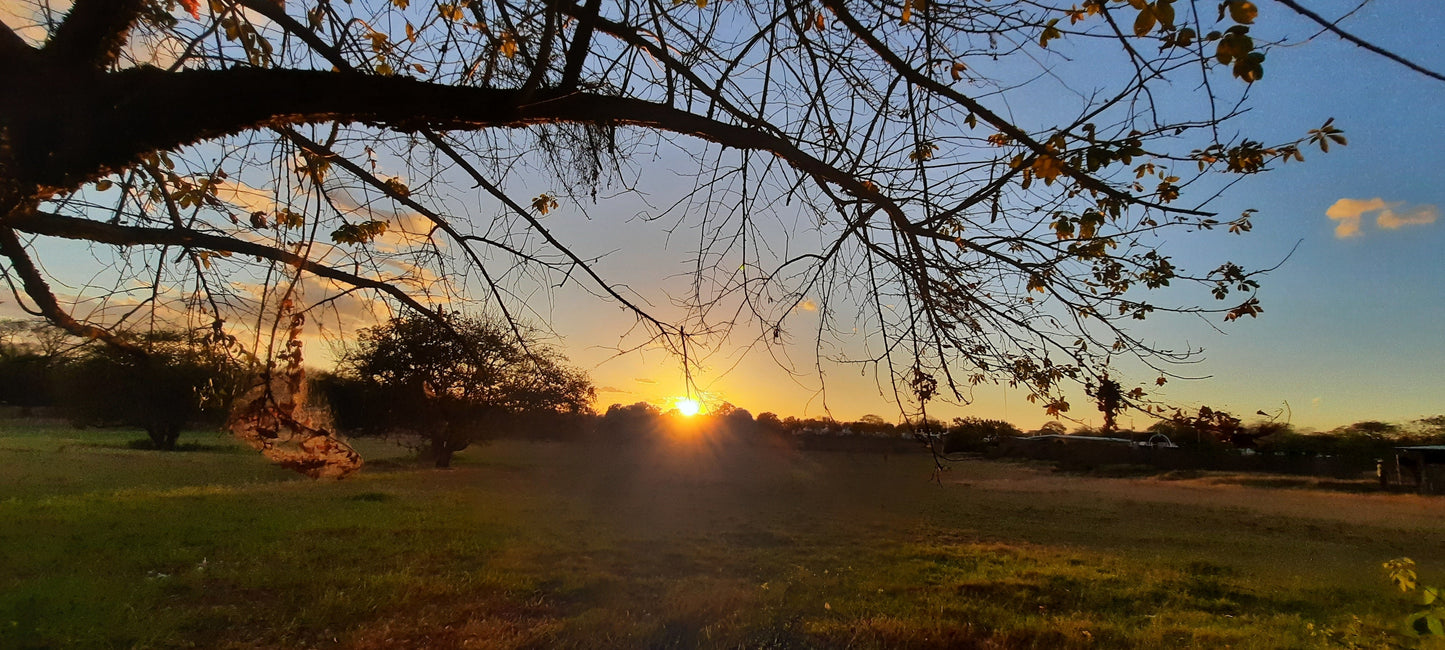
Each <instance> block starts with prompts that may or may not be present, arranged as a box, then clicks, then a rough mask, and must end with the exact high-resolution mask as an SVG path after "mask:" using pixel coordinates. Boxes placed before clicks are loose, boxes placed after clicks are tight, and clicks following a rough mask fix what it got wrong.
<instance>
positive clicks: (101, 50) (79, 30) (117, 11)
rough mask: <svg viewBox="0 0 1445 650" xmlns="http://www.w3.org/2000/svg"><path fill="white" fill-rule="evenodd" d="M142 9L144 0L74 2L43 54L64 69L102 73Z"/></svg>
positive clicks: (123, 43) (118, 51)
mask: <svg viewBox="0 0 1445 650" xmlns="http://www.w3.org/2000/svg"><path fill="white" fill-rule="evenodd" d="M143 8H145V0H76V1H75V5H74V6H72V7H71V8H70V13H69V14H68V15H66V17H65V22H62V23H60V27H59V28H58V29H56V30H55V35H54V36H52V37H51V38H50V42H49V43H47V44H46V45H45V55H46V56H47V57H49V58H50V60H51V61H54V62H55V63H58V64H60V65H62V66H64V67H73V68H79V69H82V70H102V69H104V68H105V67H106V66H109V65H110V64H111V63H114V62H115V60H116V57H117V56H119V55H120V48H121V46H122V45H125V42H126V39H127V34H129V32H130V28H131V25H133V24H135V21H136V18H138V17H139V16H140V12H141V9H143Z"/></svg>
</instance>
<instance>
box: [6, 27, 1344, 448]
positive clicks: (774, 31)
mask: <svg viewBox="0 0 1445 650" xmlns="http://www.w3.org/2000/svg"><path fill="white" fill-rule="evenodd" d="M22 4H23V3H22ZM1268 7H1269V8H1272V9H1275V10H1278V11H1277V13H1276V14H1275V15H1276V16H1277V15H1279V13H1290V12H1294V13H1301V14H1303V15H1306V16H1313V14H1309V13H1308V11H1307V10H1305V9H1303V8H1302V7H1300V6H1299V5H1297V4H1296V3H1294V2H1287V1H1284V0H1277V2H1276V3H1271V4H1269V5H1268ZM30 13H31V15H32V19H31V21H30V23H28V24H24V25H22V24H19V23H16V24H7V25H5V26H4V27H0V82H3V83H4V85H5V88H6V89H7V92H6V93H5V96H4V98H3V99H0V256H3V257H4V259H5V261H6V274H5V277H6V279H7V280H9V281H10V282H11V284H12V286H13V288H14V290H15V291H16V292H17V293H18V294H21V295H23V296H24V300H23V304H24V305H25V306H26V307H27V308H28V309H30V310H32V311H34V312H35V313H38V314H41V315H43V316H44V317H45V318H47V319H49V320H51V321H53V322H55V323H56V324H58V325H60V326H61V327H64V328H65V329H67V330H69V331H70V332H73V333H75V334H77V335H82V336H88V337H94V338H100V339H104V340H106V341H109V342H111V343H112V344H114V345H116V346H119V347H122V348H126V347H128V345H129V344H128V343H127V340H126V339H125V338H123V337H120V336H118V335H117V332H118V331H120V330H123V329H124V328H126V327H128V326H131V325H133V324H134V322H135V321H136V320H137V318H136V316H135V314H137V313H142V314H144V313H149V314H152V315H154V314H155V313H156V312H157V311H160V310H170V312H173V313H178V314H187V315H189V317H190V318H192V319H199V320H200V321H202V322H199V323H193V324H194V325H204V324H205V323H204V321H206V320H211V321H215V324H216V326H217V327H221V326H222V325H221V323H222V321H225V325H224V327H225V328H227V329H228V330H229V331H231V332H233V333H235V334H239V335H241V336H240V337H239V338H240V339H241V340H242V341H247V340H249V341H251V342H252V344H251V345H252V347H253V348H254V349H253V350H252V351H253V352H255V353H256V354H257V356H258V357H260V358H261V359H263V360H264V359H271V362H270V363H269V365H267V366H266V367H268V368H273V369H275V371H276V373H277V374H286V375H287V379H286V381H284V382H281V383H282V384H284V385H285V386H289V387H290V388H291V389H296V388H297V387H298V386H300V385H301V381H300V379H299V368H300V357H301V352H300V351H301V349H302V341H301V339H300V334H299V332H300V331H301V330H302V329H303V328H304V327H305V326H307V325H308V321H307V320H306V319H307V318H308V317H310V318H311V320H310V321H309V322H310V323H315V322H317V321H318V320H319V319H318V318H316V317H317V316H319V315H320V314H322V313H323V312H324V310H323V309H322V308H324V307H327V306H330V307H335V308H336V309H335V313H340V312H341V311H343V310H342V309H341V308H340V307H339V306H338V305H341V304H343V302H344V301H345V299H347V298H354V297H356V296H361V295H366V296H370V297H373V298H382V299H384V300H385V301H387V302H388V303H389V304H391V305H392V306H395V307H399V308H403V309H410V310H414V311H415V313H418V314H428V313H435V312H434V311H433V310H431V309H428V307H430V306H432V305H437V304H443V303H446V304H452V303H457V302H460V301H463V300H472V301H475V302H476V303H479V308H484V309H486V310H488V311H489V312H491V313H493V314H496V315H498V316H499V317H500V318H504V319H511V318H512V317H513V316H514V315H516V312H517V311H518V310H519V309H524V308H525V305H526V303H527V298H528V297H530V296H535V295H536V293H537V291H539V290H544V289H545V288H546V287H548V286H553V285H558V284H567V283H580V284H581V285H582V286H583V287H584V288H586V289H587V290H589V291H591V292H593V293H595V294H597V295H598V296H600V297H601V298H602V299H604V300H609V301H612V302H613V303H615V304H618V305H620V306H621V307H622V308H624V309H627V310H630V311H631V312H632V313H633V314H634V315H635V316H636V318H637V321H638V323H639V325H640V327H638V328H636V330H635V331H636V332H638V333H640V335H641V336H642V339H643V340H642V341H641V342H638V344H639V345H641V344H651V345H657V346H661V347H664V348H667V349H669V350H671V351H673V352H675V353H678V354H679V355H680V356H681V357H682V359H683V362H684V364H689V363H692V362H693V361H694V360H695V359H696V357H697V350H699V349H700V348H699V346H705V345H707V344H708V343H709V342H716V341H717V340H718V338H717V337H719V336H722V335H724V334H725V333H727V332H729V331H734V330H736V328H737V327H739V326H746V327H749V328H753V329H752V331H753V332H754V334H752V336H753V337H754V338H755V340H757V341H759V342H761V343H764V344H768V343H774V342H786V341H788V340H790V337H791V335H790V330H791V329H792V328H793V327H794V325H793V323H792V322H791V321H790V316H791V315H792V314H794V313H796V312H797V311H798V308H799V307H806V308H817V309H818V310H819V311H820V313H821V314H822V315H823V318H824V324H825V325H824V328H825V329H827V328H829V327H832V328H835V329H837V330H843V331H846V330H847V329H848V328H849V327H850V326H856V327H857V328H858V329H859V330H860V331H862V332H863V333H864V334H863V336H864V337H865V338H866V340H865V341H864V344H865V346H864V347H863V348H860V349H862V352H856V350H855V351H854V353H853V354H852V355H851V357H849V359H848V360H851V361H858V362H862V363H865V364H871V365H873V366H874V367H876V368H878V369H879V370H880V371H881V372H880V373H879V376H880V377H882V378H884V383H885V384H887V385H891V386H893V392H894V394H895V395H896V396H898V397H899V399H900V403H902V402H909V403H912V404H914V405H923V404H926V403H927V402H928V401H929V400H931V399H934V398H938V397H950V398H952V399H961V400H967V399H968V397H969V393H968V391H969V386H970V385H973V384H977V383H980V382H999V381H1002V382H1008V383H1012V384H1015V385H1018V386H1023V387H1026V388H1027V389H1028V390H1029V391H1031V398H1032V399H1035V400H1039V401H1040V402H1041V404H1042V405H1044V407H1045V408H1047V409H1048V410H1050V411H1051V412H1054V413H1058V412H1061V411H1063V410H1064V409H1066V408H1067V403H1066V402H1065V398H1064V392H1063V391H1064V386H1065V385H1067V384H1069V383H1071V382H1080V383H1082V382H1086V381H1089V380H1091V379H1100V378H1102V377H1104V373H1105V372H1106V370H1107V368H1108V367H1109V366H1110V365H1111V363H1112V362H1114V361H1117V359H1118V358H1119V357H1121V356H1132V357H1134V358H1136V359H1138V360H1140V361H1142V362H1143V363H1145V364H1148V365H1149V366H1153V367H1154V368H1156V369H1158V370H1159V371H1160V372H1161V375H1160V377H1159V379H1160V380H1163V378H1164V376H1165V375H1167V373H1168V369H1169V364H1170V363H1172V362H1176V361H1179V360H1182V359H1186V358H1188V357H1189V356H1190V355H1191V354H1192V353H1193V351H1192V350H1188V349H1185V350H1169V349H1161V348H1159V347H1157V346H1155V345H1152V344H1150V343H1148V342H1146V341H1143V340H1140V339H1138V338H1136V337H1134V336H1132V335H1131V334H1130V332H1129V331H1128V330H1127V329H1126V328H1125V327H1124V326H1123V325H1124V324H1127V323H1129V322H1130V321H1132V320H1133V319H1137V318H1144V317H1145V316H1148V315H1150V314H1151V313H1157V312H1166V311H1172V312H1182V313H1190V314H1202V315H1210V314H1217V316H1218V317H1220V318H1225V319H1234V318H1237V317H1240V316H1246V315H1247V316H1253V315H1255V314H1257V313H1259V312H1260V303H1259V301H1258V299H1257V297H1256V295H1255V293H1256V288H1257V286H1258V285H1257V282H1256V279H1255V273H1254V272H1253V271H1250V270H1246V269H1245V268H1243V267H1241V266H1239V265H1237V264H1234V263H1231V262H1227V261H1224V260H1219V261H1218V263H1217V264H1210V265H1208V266H1205V267H1200V268H1190V269H1185V268H1181V266H1179V265H1176V264H1175V262H1174V261H1173V260H1172V258H1171V250H1170V249H1169V248H1167V247H1166V246H1167V245H1168V243H1169V242H1174V241H1176V240H1177V239H1179V238H1180V237H1186V238H1187V237H1193V236H1195V234H1196V233H1197V232H1198V231H1203V230H1209V229H1213V228H1216V227H1218V228H1219V229H1221V230H1225V229H1227V230H1229V231H1233V232H1236V233H1243V232H1246V231H1248V230H1249V229H1250V225H1251V224H1250V214H1249V213H1246V214H1243V215H1227V216H1225V217H1217V216H1215V215H1214V214H1212V213H1211V212H1210V210H1209V208H1208V205H1207V202H1208V200H1209V199H1210V197H1212V196H1213V195H1214V194H1215V192H1216V190H1217V189H1218V187H1219V186H1220V185H1222V183H1216V182H1213V181H1211V180H1209V177H1211V176H1212V175H1225V176H1228V175H1239V174H1253V173H1256V172H1260V171H1263V170H1265V169H1266V168H1267V167H1268V166H1270V165H1272V164H1274V163H1276V162H1281V161H1285V160H1291V159H1299V158H1302V157H1303V155H1304V153H1305V150H1306V149H1308V148H1311V147H1318V148H1319V149H1327V148H1328V147H1329V146H1330V145H1331V144H1332V143H1334V144H1342V143H1343V142H1344V140H1343V137H1342V136H1341V135H1340V133H1339V131H1338V130H1337V129H1336V128H1335V127H1334V126H1333V125H1330V124H1328V123H1326V124H1324V125H1322V126H1321V127H1320V128H1318V129H1316V130H1315V131H1313V132H1310V133H1308V134H1300V135H1301V139H1300V140H1295V141H1287V142H1273V143H1265V142H1260V141H1258V140H1255V139H1251V138H1250V137H1248V136H1246V135H1237V134H1235V133H1236V132H1235V131H1234V130H1233V129H1230V128H1227V127H1226V124H1227V122H1228V121H1229V120H1230V119H1231V118H1232V117H1234V116H1236V115H1237V114H1238V113H1239V110H1240V107H1241V105H1240V103H1239V101H1240V100H1241V98H1242V97H1243V96H1244V94H1245V91H1246V89H1247V88H1248V87H1249V85H1250V84H1252V83H1257V82H1259V81H1260V80H1261V78H1262V77H1263V75H1264V71H1265V70H1266V69H1267V65H1266V62H1265V47H1264V45H1263V41H1255V40H1253V38H1254V37H1255V36H1256V34H1255V33H1254V32H1252V31H1251V30H1256V29H1258V28H1259V27H1258V26H1257V25H1256V24H1255V23H1256V22H1260V23H1264V24H1267V23H1268V20H1269V15H1268V14H1267V13H1264V12H1261V11H1260V8H1259V7H1257V6H1256V5H1255V4H1254V3H1252V2H1249V1H1248V0H1225V1H1224V2H1222V3H1220V2H1217V1H1216V0H1208V1H1204V0H1128V1H1127V2H1124V1H1122V0H1107V1H1106V0H1083V1H1082V2H1079V1H1077V0H1070V1H1069V2H1053V1H1049V0H1042V1H1041V0H993V1H983V0H963V1H960V2H953V3H945V2H927V1H925V0H898V1H894V0H885V1H863V2H846V1H845V0H771V1H767V0H765V1H755V0H733V1H728V2H716V1H715V2H711V3H709V2H708V1H707V0H697V1H696V2H680V1H678V0H673V1H665V0H664V1H658V0H610V1H608V2H602V1H601V0H581V1H575V0H490V1H485V2H483V1H479V0H454V1H452V2H422V1H419V0H418V1H414V2H409V1H408V0H391V1H382V0H354V1H353V0H348V1H346V2H335V1H328V0H319V1H305V2H303V1H300V0H293V1H292V2H288V3H283V2H278V1H276V0H210V1H209V2H204V3H202V2H199V1H198V0H76V1H75V2H73V3H71V4H69V5H68V6H67V5H66V4H65V3H58V2H53V1H52V2H36V3H34V5H33V6H32V7H31V12H30ZM1316 18H1317V17H1316ZM1321 20H1322V21H1323V22H1326V23H1328V21H1327V20H1323V19H1321ZM1331 27H1333V28H1335V29H1336V30H1338V28H1337V27H1335V26H1333V25H1331ZM1338 33H1340V34H1342V35H1344V36H1346V37H1349V35H1348V34H1345V33H1343V32H1338ZM647 159H651V160H655V161H657V162H656V163H655V164H658V165H662V164H665V165H667V166H669V167H670V168H671V169H672V170H673V171H675V172H677V173H678V174H680V177H681V178H682V179H684V181H685V182H684V183H682V184H681V189H680V190H678V191H677V192H675V193H673V194H671V195H665V196H656V197H652V196H649V197H644V200H649V199H650V200H654V201H656V202H657V204H658V205H659V206H661V207H657V208H647V209H646V214H645V215H642V216H644V217H645V219H644V221H645V223H647V224H653V225H654V227H656V228H674V229H676V228H677V227H679V226H687V227H692V228H695V230H694V231H693V232H696V233H699V235H698V240H697V243H696V249H695V250H693V251H692V253H693V255H694V260H693V261H694V263H693V264H691V265H689V267H688V268H686V269H684V270H685V272H687V273H690V274H691V275H692V278H693V281H692V282H691V284H690V287H689V289H688V290H687V291H686V292H684V293H681V294H678V293H675V292H674V293H671V294H669V295H667V296H666V298H668V299H671V300H672V301H673V303H674V306H675V307H676V308H675V309H674V308H672V307H668V308H666V309H661V310H659V309H655V308H653V307H652V306H651V305H656V304H663V305H664V306H666V305H667V303H666V302H665V301H664V300H662V299H661V298H660V297H659V296H657V295H655V294H651V296H652V297H651V299H649V294H648V293H647V291H646V288H645V287H630V286H624V285H620V284H618V283H615V282H612V281H609V279H608V277H605V276H604V275H603V274H602V273H600V272H599V271H598V269H599V265H598V263H597V260H598V258H599V257H600V256H601V255H603V254H605V253H607V252H608V251H606V250H596V249H594V248H592V247H590V246H588V244H587V242H583V241H576V240H574V239H572V238H570V237H569V233H568V232H567V231H566V230H565V229H564V230H554V228H553V227H551V224H553V223H559V222H556V221H549V220H548V218H547V215H548V214H549V213H550V212H552V211H554V210H562V211H567V212H569V214H571V215H572V216H574V217H575V216H577V215H596V216H597V218H602V217H604V216H606V215H608V214H609V210H616V209H618V208H617V207H616V206H617V205H618V203H617V199H616V198H615V197H617V196H619V195H627V194H631V193H636V192H642V191H644V190H647V187H644V186H646V185H647V183H646V180H647V178H646V175H644V174H641V171H642V170H643V169H644V168H645V167H646V163H642V162H638V161H639V160H647ZM673 185H674V186H676V185H678V184H676V183H674V184H673ZM1196 186H1197V187H1198V188H1200V189H1199V190H1198V192H1197V194H1198V197H1197V198H1190V199H1186V198H1185V195H1186V193H1188V192H1190V191H1191V190H1194V189H1195V188H1196ZM556 187H564V188H567V189H566V190H565V191H562V190H555V189H550V188H556ZM627 205H631V206H633V207H632V208H631V209H632V210H633V211H634V212H636V211H637V210H638V208H636V207H635V206H636V205H637V202H633V203H629V204H627ZM1171 233H1172V234H1171ZM1166 235H1167V236H1166ZM1174 235H1178V236H1179V237H1176V236H1174ZM60 242H78V244H79V245H80V246H82V247H95V246H97V245H100V246H101V250H97V251H96V253H97V255H96V256H97V257H98V258H100V259H101V260H102V261H103V262H105V263H108V264H110V265H111V269H110V273H108V274H100V275H88V276H86V279H85V280H84V281H83V283H84V286H83V289H84V290H81V291H78V292H76V293H74V294H71V295H61V294H59V293H57V291H56V290H55V289H54V287H55V286H56V282H57V281H58V280H59V278H57V277H56V276H55V275H53V273H55V272H57V270H58V269H62V268H64V266H65V260H67V259H68V258H66V257H65V255H66V254H67V253H66V252H65V251H64V249H63V247H62V246H59V245H58V243H60ZM52 257H53V259H54V260H55V261H50V260H51V258H52ZM47 262H49V263H47ZM102 281H109V282H110V284H109V285H102V284H101V282H102ZM1189 284H1193V285H1200V286H1202V287H1204V288H1205V289H1207V290H1208V291H1209V292H1212V294H1213V299H1215V300H1217V302H1215V303H1213V304H1207V305H1205V304H1199V302H1198V301H1196V299H1194V298H1191V297H1188V296H1187V295H1185V296H1184V297H1180V294H1170V293H1164V294H1163V295H1162V296H1161V295H1160V294H1159V292H1158V291H1155V290H1159V289H1161V288H1163V287H1166V286H1170V285H1174V286H1175V287H1176V288H1177V287H1178V286H1180V285H1189ZM1206 302H1207V300H1206ZM849 319H851V320H854V322H853V323H849V322H848V320H849ZM248 337H249V338H248ZM820 345H821V341H820ZM130 347H133V346H130ZM268 386H269V385H268ZM262 392H263V394H262V395H261V396H260V397H259V398H257V400H253V401H251V402H248V404H250V405H251V407H250V408H248V409H247V410H246V411H245V417H248V418H251V419H252V420H257V419H259V420H264V421H265V422H266V424H265V425H264V426H261V427H259V428H258V429H256V430H257V431H259V434H258V435H260V436H261V438H263V439H265V440H267V441H269V440H272V439H274V438H277V437H278V436H279V435H280V433H281V432H280V429H281V428H288V427H289V429H288V430H290V431H292V432H293V433H294V432H299V433H300V434H301V435H302V436H303V437H305V436H310V435H316V434H318V433H320V432H318V431H316V430H315V429H312V428H306V427H304V426H300V425H298V424H296V423H295V422H293V421H292V420H291V419H288V418H289V417H290V416H289V414H290V413H292V410H293V409H294V408H295V404H296V403H298V400H296V399H294V397H288V396H286V395H280V394H277V391H275V390H272V389H270V388H265V389H263V391H262ZM281 392H285V391H281ZM1140 397H1141V395H1140V393H1139V392H1137V391H1135V392H1130V393H1127V394H1126V395H1125V399H1126V400H1131V401H1137V400H1138V399H1139V398H1140ZM268 418H269V419H268ZM278 418H279V419H278ZM278 422H279V424H283V425H286V426H284V427H279V428H278V426H279V425H278ZM267 444H269V442H268V443H267Z"/></svg>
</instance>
